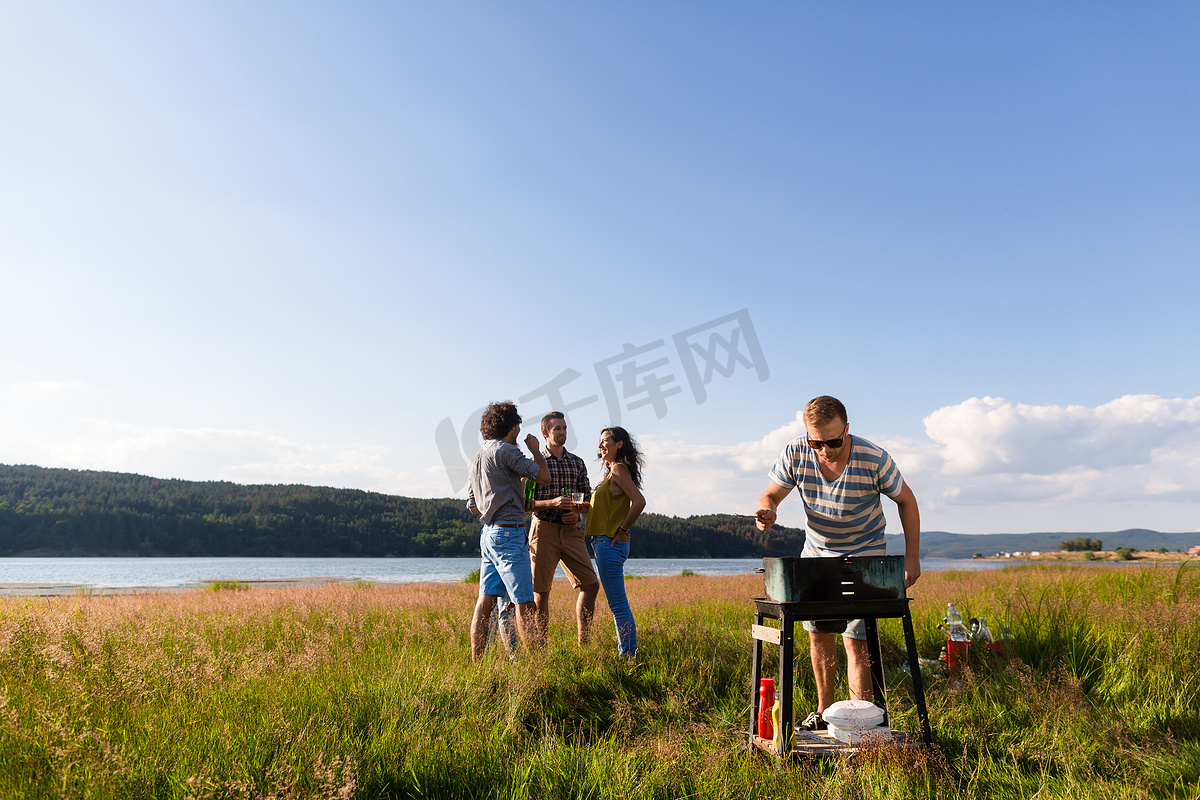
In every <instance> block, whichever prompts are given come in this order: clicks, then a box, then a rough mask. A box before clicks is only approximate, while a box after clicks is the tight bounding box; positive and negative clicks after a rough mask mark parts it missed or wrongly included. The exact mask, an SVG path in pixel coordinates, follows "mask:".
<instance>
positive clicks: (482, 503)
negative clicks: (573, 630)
mask: <svg viewBox="0 0 1200 800" xmlns="http://www.w3.org/2000/svg"><path fill="white" fill-rule="evenodd" d="M479 431H480V433H482V434H483V440H484V441H483V447H481V448H480V449H479V452H478V453H476V454H475V455H474V456H473V457H472V458H471V466H470V470H469V475H468V482H469V486H470V488H469V490H468V493H467V508H469V509H470V510H471V513H473V514H479V515H480V517H481V518H482V520H483V532H482V533H480V535H479V550H480V553H481V555H482V561H481V562H480V567H479V600H478V602H476V604H475V613H474V615H472V617H471V659H472V660H473V661H477V660H479V659H480V658H481V657H482V656H483V653H484V651H485V650H486V649H487V635H488V620H489V618H490V617H491V615H492V609H493V608H495V606H496V599H497V598H499V597H501V596H507V597H508V599H509V600H511V601H512V602H513V604H515V605H516V607H517V631H518V633H519V634H520V636H521V642H522V644H524V645H525V649H526V650H536V649H538V648H539V647H541V645H542V640H543V638H544V635H545V632H544V631H543V630H542V629H541V626H540V625H539V624H538V617H537V606H536V605H535V604H534V595H533V570H532V568H531V566H530V562H529V540H528V537H527V536H526V532H525V498H524V491H523V490H522V486H521V479H522V478H526V479H531V480H534V481H535V482H537V483H539V484H546V483H549V482H550V469H549V468H548V467H547V466H546V458H545V457H544V456H543V455H542V451H541V448H539V447H538V440H537V437H536V436H534V435H532V434H530V435H529V436H526V437H525V446H526V447H527V448H529V452H530V453H531V454H532V455H533V460H530V459H528V458H526V457H525V456H524V455H522V454H521V450H520V448H518V447H517V437H518V436H520V435H521V415H520V414H519V413H517V407H516V406H515V405H513V404H512V403H508V402H504V403H492V404H491V405H489V406H488V407H487V410H485V411H484V413H483V419H482V420H481V421H480V423H479Z"/></svg>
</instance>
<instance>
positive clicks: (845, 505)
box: [768, 436, 904, 556]
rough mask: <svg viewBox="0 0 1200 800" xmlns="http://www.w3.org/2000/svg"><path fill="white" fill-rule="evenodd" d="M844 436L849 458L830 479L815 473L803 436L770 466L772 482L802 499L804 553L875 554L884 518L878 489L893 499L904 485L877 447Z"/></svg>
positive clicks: (880, 548)
mask: <svg viewBox="0 0 1200 800" xmlns="http://www.w3.org/2000/svg"><path fill="white" fill-rule="evenodd" d="M850 442H851V446H850V461H849V463H847V464H846V469H845V471H844V472H842V474H841V476H839V477H838V479H837V480H835V481H833V482H832V483H831V482H829V481H827V480H825V476H824V475H822V474H821V469H820V467H819V466H818V465H817V454H816V451H815V450H813V449H812V448H811V447H809V446H808V437H806V436H802V437H800V438H799V439H793V440H792V441H791V442H790V443H788V446H787V447H785V448H783V452H782V453H780V454H779V460H778V461H777V462H776V463H775V466H774V467H772V468H771V474H770V475H769V476H768V477H769V478H770V479H771V482H772V483H775V484H776V485H778V486H782V487H783V488H785V489H793V488H795V489H798V490H799V492H800V496H801V498H803V500H804V513H805V514H806V515H807V516H808V535H807V536H805V539H804V551H803V553H802V554H803V555H804V556H865V555H879V554H881V553H882V552H883V550H884V538H883V529H884V526H885V525H886V524H887V521H886V520H885V519H884V516H883V505H882V504H881V503H880V500H879V495H880V494H886V495H887V496H888V497H890V498H892V499H893V500H895V499H896V498H897V497H899V496H900V493H901V492H902V491H904V478H903V477H901V475H900V470H898V469H896V465H895V463H893V462H892V457H891V456H889V455H888V454H887V451H886V450H884V449H883V448H882V447H879V446H878V445H875V444H872V443H871V442H868V441H867V440H866V439H863V438H861V437H858V436H851V437H850Z"/></svg>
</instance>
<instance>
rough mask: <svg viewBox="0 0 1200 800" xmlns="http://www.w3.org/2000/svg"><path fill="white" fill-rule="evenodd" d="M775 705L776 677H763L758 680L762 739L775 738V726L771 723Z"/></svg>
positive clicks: (760, 736)
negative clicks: (772, 708) (772, 710)
mask: <svg viewBox="0 0 1200 800" xmlns="http://www.w3.org/2000/svg"><path fill="white" fill-rule="evenodd" d="M773 705H775V679H774V678H762V679H761V680H760V681H759V682H758V735H759V738H762V739H774V738H775V726H774V725H772V724H771V707H772V706H773Z"/></svg>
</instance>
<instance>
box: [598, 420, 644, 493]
mask: <svg viewBox="0 0 1200 800" xmlns="http://www.w3.org/2000/svg"><path fill="white" fill-rule="evenodd" d="M606 432H607V433H611V434H612V437H613V442H614V443H616V442H620V443H621V446H620V447H618V448H617V459H616V460H617V461H618V462H620V463H622V464H624V465H625V467H626V468H627V469H628V470H629V477H631V478H633V485H634V486H636V487H638V488H639V489H640V488H642V467H643V466H644V465H645V461H644V460H643V458H642V451H641V450H638V446H637V444H636V443H635V442H634V441H633V437H632V436H630V435H629V431H627V430H625V429H624V428H622V427H621V426H620V425H614V426H613V427H611V428H605V429H604V430H602V431H600V435H601V436H603V435H604V434H605V433H606ZM604 468H605V469H608V468H609V467H608V462H605V464H604Z"/></svg>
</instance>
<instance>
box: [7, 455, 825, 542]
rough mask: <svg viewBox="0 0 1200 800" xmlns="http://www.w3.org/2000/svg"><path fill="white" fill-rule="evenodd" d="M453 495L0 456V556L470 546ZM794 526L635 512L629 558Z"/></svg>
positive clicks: (785, 534)
mask: <svg viewBox="0 0 1200 800" xmlns="http://www.w3.org/2000/svg"><path fill="white" fill-rule="evenodd" d="M479 528H480V526H479V522H478V518H476V517H474V516H473V515H472V514H471V513H470V512H468V511H467V509H466V507H465V504H464V502H463V501H462V500H454V499H421V498H409V497H397V496H393V495H386V494H380V493H377V492H363V491H358V490H355V489H330V488H323V487H315V486H300V485H266V486H244V485H241V484H236V483H229V482H224V481H203V482H197V481H180V480H166V479H161V478H150V477H146V476H143V475H130V474H126V473H119V472H93V471H88V470H68V469H47V468H44V467H33V466H6V465H0V556H15V555H47V556H65V555H71V556H128V555H144V556H324V557H330V556H376V557H377V556H470V555H478V554H479ZM802 543H803V531H802V530H798V529H794V528H785V527H783V526H777V527H775V528H773V529H772V530H771V531H769V532H768V533H762V532H760V531H758V530H756V529H755V528H754V523H753V522H752V521H750V520H748V519H746V518H744V517H735V516H730V515H709V516H696V517H689V518H687V519H680V518H678V517H666V516H661V515H658V514H644V515H642V518H641V519H639V520H638V523H637V525H635V526H634V529H633V531H632V548H631V549H632V553H631V555H632V556H633V557H636V558H657V557H673V558H689V557H696V558H739V557H751V556H764V555H795V554H797V553H799V551H800V546H801V544H802Z"/></svg>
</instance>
